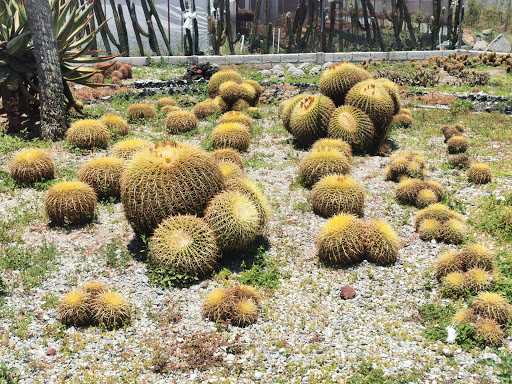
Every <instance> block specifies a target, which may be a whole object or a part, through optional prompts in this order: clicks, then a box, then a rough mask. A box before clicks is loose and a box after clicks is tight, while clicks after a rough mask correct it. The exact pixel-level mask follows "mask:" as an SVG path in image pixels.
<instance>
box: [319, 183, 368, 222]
mask: <svg viewBox="0 0 512 384" xmlns="http://www.w3.org/2000/svg"><path fill="white" fill-rule="evenodd" d="M364 201H365V192H364V188H363V186H362V185H361V184H360V183H358V182H357V181H356V180H354V179H353V178H351V177H349V176H345V175H328V176H324V177H323V178H321V179H320V180H319V181H318V182H317V183H316V184H315V185H314V186H313V189H312V191H311V205H312V206H313V211H314V212H315V213H317V214H318V215H320V216H323V217H331V216H334V215H337V214H338V213H351V214H354V215H357V216H362V215H363V211H364Z"/></svg>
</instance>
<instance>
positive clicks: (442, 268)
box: [434, 251, 464, 279]
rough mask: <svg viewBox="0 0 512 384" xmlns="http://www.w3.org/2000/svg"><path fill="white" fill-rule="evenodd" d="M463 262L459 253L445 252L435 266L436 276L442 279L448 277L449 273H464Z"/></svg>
mask: <svg viewBox="0 0 512 384" xmlns="http://www.w3.org/2000/svg"><path fill="white" fill-rule="evenodd" d="M463 266H464V263H463V260H462V257H461V256H460V253H459V252H450V251H449V252H445V253H443V254H442V255H441V257H440V258H439V259H438V260H437V262H436V265H435V270H434V271H435V272H434V273H435V275H436V278H438V279H441V278H443V277H444V276H446V275H447V274H448V273H451V272H456V271H462V270H463Z"/></svg>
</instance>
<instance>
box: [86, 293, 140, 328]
mask: <svg viewBox="0 0 512 384" xmlns="http://www.w3.org/2000/svg"><path fill="white" fill-rule="evenodd" d="M92 317H93V319H94V321H95V322H96V323H97V324H100V325H104V326H105V327H107V328H109V329H112V328H118V327H122V326H124V325H126V324H128V323H129V322H130V320H131V305H130V303H129V302H128V301H127V300H126V299H125V298H124V297H123V296H121V294H120V293H118V292H114V291H106V292H103V293H100V294H98V295H97V296H96V298H95V299H94V300H93V301H92Z"/></svg>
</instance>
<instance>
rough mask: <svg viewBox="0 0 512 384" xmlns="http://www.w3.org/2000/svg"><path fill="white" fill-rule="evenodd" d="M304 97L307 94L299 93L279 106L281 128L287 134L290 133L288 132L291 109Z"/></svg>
mask: <svg viewBox="0 0 512 384" xmlns="http://www.w3.org/2000/svg"><path fill="white" fill-rule="evenodd" d="M306 97H308V95H307V94H303V93H301V94H299V95H296V96H294V97H292V98H291V99H288V100H284V101H283V102H282V103H281V104H280V105H279V109H280V112H281V114H282V116H283V126H284V129H286V131H287V132H291V131H290V119H291V116H292V112H293V109H294V108H295V106H296V105H297V104H298V103H299V101H301V100H302V99H304V98H306Z"/></svg>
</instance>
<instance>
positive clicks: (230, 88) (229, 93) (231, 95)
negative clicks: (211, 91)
mask: <svg viewBox="0 0 512 384" xmlns="http://www.w3.org/2000/svg"><path fill="white" fill-rule="evenodd" d="M251 88H252V87H251ZM252 89H253V90H254V88H252ZM245 93H246V92H245V91H244V89H243V88H242V85H241V84H238V83H236V82H234V81H226V82H224V83H222V84H221V85H220V86H219V95H220V97H222V99H223V100H225V101H226V103H228V104H233V103H235V102H236V101H237V100H238V99H241V98H242V95H244V94H245ZM255 95H256V92H254V96H255Z"/></svg>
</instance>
